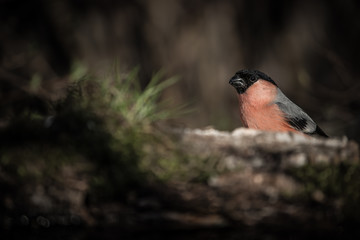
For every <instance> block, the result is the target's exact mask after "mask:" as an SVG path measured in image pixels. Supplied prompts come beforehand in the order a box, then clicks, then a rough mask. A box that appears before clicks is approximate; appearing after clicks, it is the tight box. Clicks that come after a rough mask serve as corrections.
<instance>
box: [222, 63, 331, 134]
mask: <svg viewBox="0 0 360 240" xmlns="http://www.w3.org/2000/svg"><path fill="white" fill-rule="evenodd" d="M229 84H230V85H232V86H233V87H234V88H235V89H236V92H237V94H238V101H239V108H240V120H241V122H242V123H243V126H244V127H246V128H254V129H259V130H265V131H281V132H284V131H285V132H295V133H301V134H305V135H308V136H313V137H323V138H327V137H328V135H327V134H326V133H325V132H324V131H323V130H322V129H321V128H320V127H319V126H318V125H317V124H316V123H315V121H314V120H312V118H311V117H310V116H309V115H308V114H307V113H306V112H304V111H303V110H302V109H301V108H300V107H299V106H298V105H296V104H295V103H293V102H292V101H291V100H290V99H289V98H287V97H286V96H285V94H284V93H283V92H282V91H281V90H280V88H279V87H278V85H277V84H276V83H275V81H274V80H272V79H271V78H270V77H269V76H268V75H266V74H265V73H263V72H261V71H258V70H248V69H244V70H240V71H238V72H236V73H235V75H234V76H233V77H232V78H231V79H230V80H229Z"/></svg>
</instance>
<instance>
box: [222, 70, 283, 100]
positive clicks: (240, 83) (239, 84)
mask: <svg viewBox="0 0 360 240" xmlns="http://www.w3.org/2000/svg"><path fill="white" fill-rule="evenodd" d="M259 79H263V80H265V81H268V82H271V83H272V84H274V85H275V86H277V85H276V83H275V82H274V81H273V80H272V79H271V78H270V77H269V76H267V75H266V74H265V73H263V72H260V71H258V70H246V69H245V70H240V71H238V72H236V73H235V75H234V76H233V77H232V78H231V79H230V81H229V83H230V84H231V86H233V87H234V88H235V89H236V91H237V92H238V93H239V94H242V93H244V92H245V91H246V90H247V89H248V88H249V87H250V86H251V85H253V84H254V83H255V82H256V81H257V80H259Z"/></svg>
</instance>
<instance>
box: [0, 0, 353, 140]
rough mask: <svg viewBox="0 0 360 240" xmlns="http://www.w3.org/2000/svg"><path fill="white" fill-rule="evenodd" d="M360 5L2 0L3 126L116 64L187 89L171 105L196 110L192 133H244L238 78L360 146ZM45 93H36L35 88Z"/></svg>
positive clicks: (174, 90) (169, 94) (189, 121)
mask: <svg viewBox="0 0 360 240" xmlns="http://www.w3.org/2000/svg"><path fill="white" fill-rule="evenodd" d="M359 5H360V3H359V1H356V0H344V1H325V0H323V1H310V0H305V1H304V0H301V1H300V0H298V1H286V0H282V1H266V0H259V1H251V0H243V1H235V0H233V1H231V0H229V1H221V0H206V1H205V0H198V1H192V0H176V1H168V0H152V1H144V0H131V1H115V0H104V1H95V0H52V1H45V0H44V1H40V0H33V1H28V0H1V1H0V88H1V92H0V120H1V122H0V123H1V124H2V125H4V124H5V123H6V119H9V116H14V115H16V114H17V113H18V112H20V111H21V110H22V109H23V108H25V107H29V106H30V108H33V109H37V110H38V111H46V107H45V105H44V102H45V101H48V100H56V99H59V98H61V97H62V96H63V94H64V89H66V86H67V85H68V84H69V74H70V73H71V72H72V71H74V68H75V67H74V66H77V64H81V65H83V66H86V67H87V68H88V70H89V71H90V72H91V73H92V74H95V75H97V76H98V77H102V76H104V74H106V73H107V72H108V71H109V69H110V67H111V66H112V65H114V62H116V63H117V64H118V65H119V66H120V67H121V69H123V70H124V71H129V70H131V69H132V68H133V67H135V66H139V67H140V79H141V81H142V84H143V86H145V85H146V83H147V82H148V81H149V79H150V77H151V76H152V74H154V73H156V72H157V71H159V70H163V71H164V72H165V73H166V76H167V77H171V76H174V75H176V76H179V77H180V81H179V82H178V83H177V84H176V85H175V86H173V87H171V88H170V89H168V90H167V91H166V92H165V93H164V96H163V98H164V99H171V100H172V104H173V105H174V106H175V105H180V104H183V103H190V107H191V108H193V109H194V110H195V111H194V112H192V113H191V114H190V115H187V116H184V117H182V118H181V119H177V120H176V124H180V125H182V126H188V127H205V126H208V125H212V126H214V127H215V128H218V129H223V130H232V129H234V128H235V127H239V126H240V120H239V116H238V110H237V99H236V94H235V90H234V89H232V87H231V86H230V85H229V84H228V79H229V78H230V77H231V76H232V75H233V74H234V73H235V71H237V70H239V69H243V68H255V69H259V70H261V71H263V72H265V73H267V74H268V75H270V76H271V77H272V78H273V79H274V80H275V81H277V83H278V85H279V86H280V87H281V89H282V90H283V92H284V93H285V94H286V95H287V96H288V97H289V98H290V99H292V100H293V101H294V102H296V103H297V104H298V105H299V106H301V107H302V108H303V109H304V110H305V111H306V112H308V114H309V115H310V116H312V117H313V119H314V120H315V121H316V122H318V123H319V125H320V126H321V127H322V128H323V129H324V131H325V132H327V133H328V134H329V135H332V136H342V135H347V136H349V137H350V138H353V139H356V140H360V138H359V131H360V128H359V123H360V115H359V114H360V94H359V91H360V83H359V77H358V76H359V68H358V67H359V66H358V65H359V64H358V54H359V50H360V49H359V48H360V47H359V42H360V34H359V33H360V17H359ZM34 85H36V86H37V87H36V86H34Z"/></svg>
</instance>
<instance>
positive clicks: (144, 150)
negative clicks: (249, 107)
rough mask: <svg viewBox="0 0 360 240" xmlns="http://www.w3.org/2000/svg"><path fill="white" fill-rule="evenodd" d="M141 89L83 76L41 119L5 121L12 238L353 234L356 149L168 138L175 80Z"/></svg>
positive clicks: (336, 142) (3, 177)
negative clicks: (167, 94) (168, 97)
mask: <svg viewBox="0 0 360 240" xmlns="http://www.w3.org/2000/svg"><path fill="white" fill-rule="evenodd" d="M136 79H137V70H136V69H135V70H134V71H133V72H131V73H129V74H121V73H120V72H116V73H115V74H113V75H111V76H110V77H109V78H106V79H101V81H97V80H96V78H92V77H89V76H88V75H83V76H82V77H81V78H79V79H77V80H76V79H74V80H73V82H74V83H73V85H72V86H71V87H69V88H68V91H67V94H66V96H65V97H64V98H63V99H61V100H58V101H56V102H51V101H50V102H48V105H47V111H48V112H47V113H46V114H44V113H41V112H36V111H34V110H32V109H25V110H23V112H21V114H19V115H18V116H14V117H13V118H12V119H9V120H8V122H6V123H4V126H3V127H2V129H1V148H0V151H1V158H0V190H1V193H2V196H1V200H2V201H1V202H0V210H1V212H2V215H1V216H0V224H1V228H2V229H3V230H5V231H6V234H8V236H9V237H13V238H15V237H23V235H22V234H23V233H24V231H25V233H26V234H27V236H28V234H35V235H34V236H35V238H41V237H43V238H44V239H46V238H49V237H51V236H53V234H59V235H60V236H63V237H71V238H74V239H89V238H90V239H92V238H94V237H96V236H98V237H101V238H105V239H115V238H117V237H118V236H119V235H121V236H124V237H127V236H128V235H129V236H130V237H135V238H138V239H142V238H144V237H147V238H149V237H151V238H153V239H158V238H160V239H162V238H163V239H165V238H168V237H169V236H173V235H176V236H177V237H178V239H183V238H190V239H201V238H202V237H206V236H207V237H210V238H213V239H223V238H224V236H228V237H235V236H238V235H240V236H242V237H244V238H262V237H265V236H270V237H271V238H280V239H287V238H289V237H291V238H294V239H301V238H303V237H309V236H314V235H315V236H319V237H328V236H338V237H344V236H349V234H350V235H354V234H358V232H357V228H356V227H355V226H356V225H357V224H358V223H359V222H360V208H359V207H358V206H360V205H359V203H360V194H359V192H358V189H359V187H360V177H359V176H360V168H359V165H358V161H359V148H358V145H357V144H356V143H355V142H352V141H348V140H347V139H346V138H344V139H327V140H322V139H313V138H309V137H305V136H301V135H297V134H291V133H266V132H259V131H255V130H250V129H240V130H237V131H234V132H233V133H228V132H219V131H216V130H211V129H209V130H199V129H179V128H172V127H169V125H167V124H166V121H164V120H165V119H168V118H171V117H172V116H176V114H178V113H181V111H183V108H179V109H171V110H168V108H166V105H163V104H160V103H159V102H158V101H159V97H160V95H161V92H162V91H163V90H164V89H165V88H166V87H169V86H170V85H172V84H174V83H175V81H176V80H175V79H168V80H165V81H160V80H161V75H159V74H156V75H154V77H153V78H152V80H151V81H150V83H149V84H148V86H147V87H146V88H145V89H144V90H141V89H140V88H139V86H138V85H137V84H136V82H137V80H136ZM49 113H51V115H48V114H49ZM178 232H181V234H180V235H178ZM294 235H295V236H294ZM35 238H34V239H35ZM151 238H150V239H151Z"/></svg>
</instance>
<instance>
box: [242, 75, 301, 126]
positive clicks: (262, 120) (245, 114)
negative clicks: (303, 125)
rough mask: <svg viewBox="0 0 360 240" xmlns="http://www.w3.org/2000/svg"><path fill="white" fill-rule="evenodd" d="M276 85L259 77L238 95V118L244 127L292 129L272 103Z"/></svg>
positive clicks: (276, 106) (275, 93)
mask: <svg viewBox="0 0 360 240" xmlns="http://www.w3.org/2000/svg"><path fill="white" fill-rule="evenodd" d="M276 95H277V87H276V86H275V85H274V84H272V83H270V82H268V81H265V80H262V79H259V80H258V81H256V82H255V83H254V84H253V85H252V86H251V87H249V88H248V89H247V90H246V92H244V93H243V94H239V95H238V99H239V106H240V118H241V121H242V122H243V124H244V126H245V127H249V128H255V129H260V130H268V131H293V132H297V131H296V130H295V129H294V128H292V127H291V126H290V125H289V124H288V123H287V121H286V120H285V118H284V114H283V112H282V111H281V110H280V109H279V107H278V105H277V104H275V103H274V100H275V98H276Z"/></svg>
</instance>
